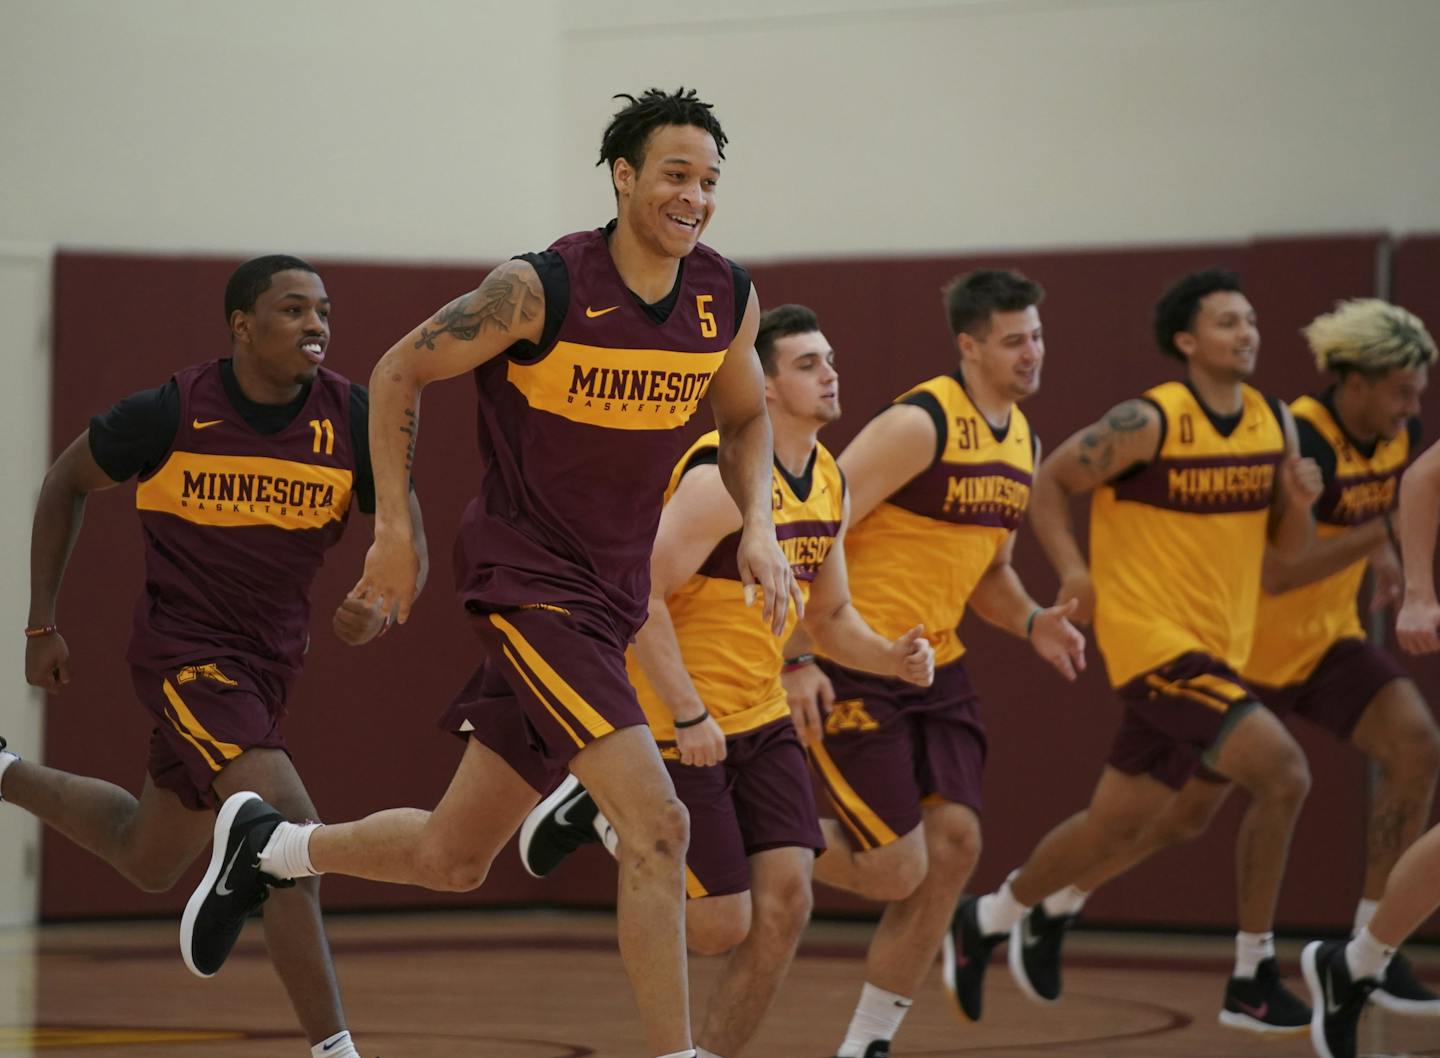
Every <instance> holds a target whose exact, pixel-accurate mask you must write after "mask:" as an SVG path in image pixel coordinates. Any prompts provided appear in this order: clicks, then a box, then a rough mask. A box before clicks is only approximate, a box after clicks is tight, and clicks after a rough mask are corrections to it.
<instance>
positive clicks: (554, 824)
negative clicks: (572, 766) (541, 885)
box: [520, 775, 600, 878]
mask: <svg viewBox="0 0 1440 1058" xmlns="http://www.w3.org/2000/svg"><path fill="white" fill-rule="evenodd" d="M599 812H600V809H599V807H598V806H597V805H596V804H595V799H594V798H593V797H591V796H590V791H588V790H586V789H585V787H583V786H581V785H580V780H579V779H577V778H575V776H573V775H567V776H565V781H564V782H562V783H561V784H560V785H559V786H557V787H556V788H555V790H554V791H553V792H552V793H551V794H550V796H549V797H546V798H545V800H543V801H541V802H540V803H539V804H538V805H536V806H535V807H534V808H532V809H531V810H530V814H529V815H528V816H526V817H525V822H524V824H523V825H522V826H521V827H520V862H521V863H523V864H524V865H525V870H526V871H528V872H529V873H530V876H531V877H532V878H544V877H545V876H546V875H547V874H549V873H550V872H551V871H553V870H554V869H555V868H556V867H558V866H559V865H560V861H561V860H563V859H564V858H565V857H566V856H569V855H570V854H571V853H572V852H574V851H575V850H576V849H578V848H579V847H580V846H581V845H588V844H590V843H591V842H598V841H599V840H600V834H599V832H598V831H596V829H595V816H596V815H598V814H599Z"/></svg>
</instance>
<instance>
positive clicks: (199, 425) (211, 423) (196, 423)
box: [190, 419, 225, 430]
mask: <svg viewBox="0 0 1440 1058" xmlns="http://www.w3.org/2000/svg"><path fill="white" fill-rule="evenodd" d="M224 421H225V420H224V419H207V420H206V421H205V422H201V421H200V420H199V419H193V420H191V422H190V425H191V426H193V427H194V428H195V429H197V430H203V429H205V428H206V427H207V426H214V425H215V424H216V423H222V422H224Z"/></svg>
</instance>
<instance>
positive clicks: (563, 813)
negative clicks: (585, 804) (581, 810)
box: [555, 790, 585, 827]
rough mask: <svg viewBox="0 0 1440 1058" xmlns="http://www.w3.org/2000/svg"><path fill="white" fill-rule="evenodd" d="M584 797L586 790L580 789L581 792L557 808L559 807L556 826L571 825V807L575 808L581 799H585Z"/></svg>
mask: <svg viewBox="0 0 1440 1058" xmlns="http://www.w3.org/2000/svg"><path fill="white" fill-rule="evenodd" d="M584 799H585V791H584V790H581V791H580V792H579V793H577V794H576V795H575V796H574V797H572V798H570V800H568V801H566V802H565V803H564V804H563V805H561V806H560V807H559V808H557V809H556V810H555V824H556V826H562V827H566V826H569V825H570V809H572V808H574V807H575V806H576V805H578V804H579V803H580V802H581V801H583V800H584Z"/></svg>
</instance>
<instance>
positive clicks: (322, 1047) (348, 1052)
mask: <svg viewBox="0 0 1440 1058" xmlns="http://www.w3.org/2000/svg"><path fill="white" fill-rule="evenodd" d="M310 1053H311V1054H312V1055H313V1056H314V1058H360V1052H359V1051H357V1050H356V1049H355V1041H354V1040H352V1039H351V1038H350V1033H349V1031H348V1030H346V1029H341V1030H340V1031H339V1032H337V1033H336V1034H335V1035H333V1036H331V1037H330V1038H329V1039H328V1040H321V1041H320V1042H319V1043H317V1044H316V1045H315V1046H314V1047H311V1048H310Z"/></svg>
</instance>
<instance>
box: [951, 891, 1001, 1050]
mask: <svg viewBox="0 0 1440 1058" xmlns="http://www.w3.org/2000/svg"><path fill="white" fill-rule="evenodd" d="M979 906H980V898H979V897H978V896H967V897H965V898H964V899H963V900H961V901H960V906H959V907H958V908H956V909H955V917H954V918H953V919H952V920H951V922H950V930H949V932H947V933H946V934H945V941H944V944H943V945H942V950H941V953H940V972H941V976H942V979H943V981H944V983H945V989H946V991H948V992H949V993H950V996H951V998H952V999H954V1000H955V1006H956V1007H957V1008H959V1011H960V1014H961V1016H962V1017H964V1018H965V1019H966V1020H967V1021H979V1020H980V1015H981V1013H982V1012H983V1011H984V1006H985V969H986V967H988V966H989V965H990V955H991V953H992V952H994V950H995V948H996V946H997V945H999V944H1000V943H1001V942H1003V941H1004V940H1005V938H1006V937H1007V936H1009V934H1008V933H991V934H985V933H981V932H980V920H979V915H978V909H979Z"/></svg>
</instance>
